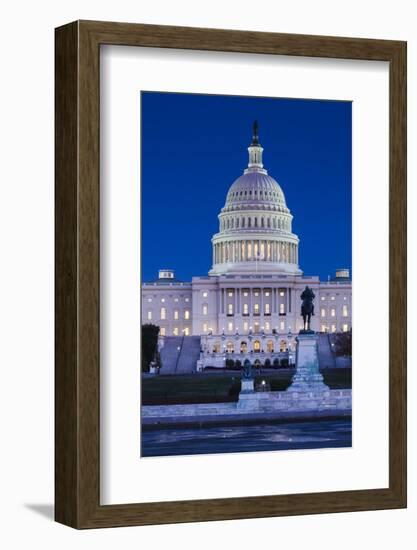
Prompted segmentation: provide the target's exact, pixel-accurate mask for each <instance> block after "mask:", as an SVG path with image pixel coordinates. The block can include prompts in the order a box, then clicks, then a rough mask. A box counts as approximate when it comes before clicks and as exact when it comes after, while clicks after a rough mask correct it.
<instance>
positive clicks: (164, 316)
mask: <svg viewBox="0 0 417 550" xmlns="http://www.w3.org/2000/svg"><path fill="white" fill-rule="evenodd" d="M166 318H167V310H166V308H165V307H161V320H162V321H164V320H165V319H166Z"/></svg>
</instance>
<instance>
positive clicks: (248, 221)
mask: <svg viewBox="0 0 417 550" xmlns="http://www.w3.org/2000/svg"><path fill="white" fill-rule="evenodd" d="M250 220H251V219H250V218H248V227H250V226H251V225H250Z"/></svg>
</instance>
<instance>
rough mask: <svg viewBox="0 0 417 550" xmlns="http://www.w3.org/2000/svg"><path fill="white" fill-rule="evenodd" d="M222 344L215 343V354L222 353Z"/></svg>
mask: <svg viewBox="0 0 417 550" xmlns="http://www.w3.org/2000/svg"><path fill="white" fill-rule="evenodd" d="M220 349H221V347H220V342H215V343H214V346H213V353H220Z"/></svg>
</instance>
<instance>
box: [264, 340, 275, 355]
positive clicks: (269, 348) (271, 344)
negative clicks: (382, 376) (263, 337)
mask: <svg viewBox="0 0 417 550" xmlns="http://www.w3.org/2000/svg"><path fill="white" fill-rule="evenodd" d="M266 349H267V351H268V353H273V352H274V341H273V340H268V342H267V343H266Z"/></svg>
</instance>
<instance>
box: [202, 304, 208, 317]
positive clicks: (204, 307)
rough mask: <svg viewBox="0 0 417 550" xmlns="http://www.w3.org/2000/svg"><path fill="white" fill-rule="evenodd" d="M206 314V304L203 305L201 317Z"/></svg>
mask: <svg viewBox="0 0 417 550" xmlns="http://www.w3.org/2000/svg"><path fill="white" fill-rule="evenodd" d="M207 313H208V306H207V304H203V315H207Z"/></svg>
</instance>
